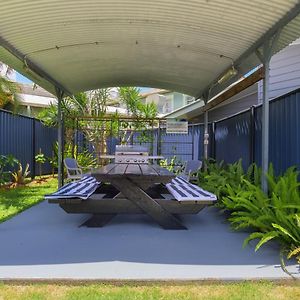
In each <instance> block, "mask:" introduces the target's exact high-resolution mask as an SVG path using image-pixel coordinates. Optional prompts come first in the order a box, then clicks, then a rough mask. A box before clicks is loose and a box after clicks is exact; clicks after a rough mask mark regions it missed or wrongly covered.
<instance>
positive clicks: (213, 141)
mask: <svg viewBox="0 0 300 300" xmlns="http://www.w3.org/2000/svg"><path fill="white" fill-rule="evenodd" d="M211 126H212V128H211V129H212V137H211V157H212V158H213V159H214V160H216V159H217V158H216V136H215V132H216V122H212V124H211Z"/></svg>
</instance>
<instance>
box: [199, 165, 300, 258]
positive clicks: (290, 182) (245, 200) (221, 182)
mask: <svg viewBox="0 0 300 300" xmlns="http://www.w3.org/2000/svg"><path fill="white" fill-rule="evenodd" d="M198 179H199V185H200V186H201V187H203V188H205V189H207V190H208V191H211V192H213V193H215V194H216V195H217V196H218V199H219V202H218V206H219V207H220V208H222V209H224V210H227V211H229V212H230V217H229V221H230V223H231V225H232V227H233V228H234V229H235V230H240V229H250V230H253V233H251V234H250V235H249V237H248V238H247V239H246V240H245V241H244V246H245V245H247V244H248V243H249V242H250V241H251V240H254V239H258V240H259V241H258V243H257V245H256V248H255V251H257V250H258V249H259V248H260V247H261V246H262V245H264V244H265V243H267V242H268V241H270V240H275V241H277V242H278V243H279V244H280V245H281V251H282V253H287V254H288V258H290V257H293V256H295V257H296V258H297V259H298V262H300V193H299V186H300V183H299V182H298V172H297V171H296V169H295V168H294V167H291V168H289V169H288V170H287V171H286V172H285V173H284V174H283V175H282V176H275V175H274V170H273V167H272V165H270V167H269V171H268V174H267V179H268V186H269V191H268V193H267V194H266V193H264V192H263V191H262V189H261V170H260V169H259V168H258V167H257V166H256V165H255V164H253V165H251V166H250V167H249V168H248V170H247V171H246V172H244V170H243V168H242V162H241V160H240V161H238V162H236V163H234V164H230V165H225V164H224V163H223V162H221V163H219V164H218V163H216V162H213V161H209V162H208V164H207V171H204V172H199V174H198Z"/></svg>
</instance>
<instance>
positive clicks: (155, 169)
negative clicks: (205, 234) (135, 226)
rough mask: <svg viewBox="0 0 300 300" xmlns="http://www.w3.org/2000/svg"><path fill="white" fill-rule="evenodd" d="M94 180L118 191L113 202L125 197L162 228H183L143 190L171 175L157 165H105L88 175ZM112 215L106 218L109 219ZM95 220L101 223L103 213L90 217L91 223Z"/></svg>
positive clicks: (164, 181) (160, 182)
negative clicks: (109, 185) (107, 184)
mask: <svg viewBox="0 0 300 300" xmlns="http://www.w3.org/2000/svg"><path fill="white" fill-rule="evenodd" d="M92 176H94V177H95V178H96V179H97V180H98V181H101V182H105V183H110V184H111V185H112V186H114V187H115V188H116V189H118V190H119V194H118V195H117V196H115V199H118V198H120V199H121V198H125V199H127V200H128V201H130V202H131V203H132V204H134V205H135V206H137V207H138V208H139V209H140V210H142V211H143V212H144V213H146V214H148V215H149V216H150V217H151V218H152V219H153V220H155V221H156V222H157V223H158V224H159V225H161V226H162V227H163V228H165V229H186V227H185V226H183V225H182V224H181V222H180V220H179V219H178V218H177V217H176V216H175V215H174V214H172V213H171V212H169V211H168V210H167V209H166V208H165V207H164V206H163V205H161V203H160V202H159V201H156V199H153V198H152V197H151V196H150V195H149V194H148V193H146V190H147V189H148V188H150V187H151V186H153V185H157V184H166V183H168V182H170V181H171V180H172V179H173V178H174V177H175V175H174V174H173V173H172V172H170V171H168V170H167V169H164V168H162V167H160V166H158V165H146V164H108V165H106V166H104V167H101V168H99V169H96V170H94V171H93V172H92ZM114 215H115V214H110V215H107V216H106V217H107V219H108V220H110V219H111V218H112V217H113V216H114ZM97 220H99V221H100V222H101V224H103V214H102V215H94V216H93V218H92V220H91V222H96V223H97Z"/></svg>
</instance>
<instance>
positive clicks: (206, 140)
mask: <svg viewBox="0 0 300 300" xmlns="http://www.w3.org/2000/svg"><path fill="white" fill-rule="evenodd" d="M208 143H209V133H208V110H206V111H205V114H204V138H203V152H204V153H203V156H204V170H205V171H206V170H207V160H208Z"/></svg>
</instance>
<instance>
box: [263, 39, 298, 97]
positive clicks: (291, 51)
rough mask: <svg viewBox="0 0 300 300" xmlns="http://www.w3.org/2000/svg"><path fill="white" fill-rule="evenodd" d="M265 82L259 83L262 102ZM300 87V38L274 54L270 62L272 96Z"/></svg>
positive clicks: (270, 89) (270, 90)
mask: <svg viewBox="0 0 300 300" xmlns="http://www.w3.org/2000/svg"><path fill="white" fill-rule="evenodd" d="M262 88H263V82H262V81H260V82H259V84H258V102H259V103H261V102H262ZM298 88H300V39H298V40H297V41H296V42H295V43H293V44H292V45H290V46H289V47H287V48H285V49H284V50H282V51H280V52H279V53H278V54H276V55H274V56H273V57H272V59H271V62H270V88H269V92H270V98H271V99H272V98H276V97H279V96H281V95H284V94H286V93H288V92H291V91H293V90H296V89H298Z"/></svg>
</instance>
